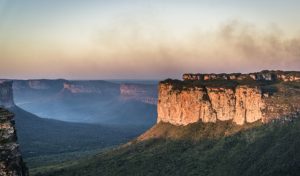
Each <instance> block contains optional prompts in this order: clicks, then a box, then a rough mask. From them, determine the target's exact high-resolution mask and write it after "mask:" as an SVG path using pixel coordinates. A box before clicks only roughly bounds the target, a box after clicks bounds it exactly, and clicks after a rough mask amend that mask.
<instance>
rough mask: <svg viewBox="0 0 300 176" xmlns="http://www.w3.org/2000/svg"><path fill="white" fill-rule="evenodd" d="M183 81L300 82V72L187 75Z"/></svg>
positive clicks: (265, 71)
mask: <svg viewBox="0 0 300 176" xmlns="http://www.w3.org/2000/svg"><path fill="white" fill-rule="evenodd" d="M182 79H183V80H192V81H195V80H200V81H208V80H249V79H250V80H256V81H277V80H278V81H285V82H288V81H300V72H293V71H289V72H288V71H286V72H285V71H269V70H264V71H261V72H256V73H249V74H241V73H229V74H225V73H221V74H214V73H212V74H200V73H197V74H192V73H186V74H184V75H183V76H182Z"/></svg>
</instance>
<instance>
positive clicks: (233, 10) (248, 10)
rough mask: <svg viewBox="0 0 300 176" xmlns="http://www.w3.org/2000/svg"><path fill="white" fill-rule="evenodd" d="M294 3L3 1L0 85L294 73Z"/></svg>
mask: <svg viewBox="0 0 300 176" xmlns="http://www.w3.org/2000/svg"><path fill="white" fill-rule="evenodd" d="M299 7H300V1H299V0H284V1H283V0H282V1H279V0H278V1H274V0H252V1H249V0H248V1H246V0H209V1H204V0H181V1H179V0H0V78H18V79H29V78H66V79H165V78H168V77H171V78H180V77H181V74H182V73H184V72H251V71H260V70H262V69H283V70H300V12H299Z"/></svg>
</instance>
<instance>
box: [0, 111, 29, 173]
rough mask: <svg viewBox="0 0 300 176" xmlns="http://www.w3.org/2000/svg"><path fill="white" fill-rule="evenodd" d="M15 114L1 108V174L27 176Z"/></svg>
mask: <svg viewBox="0 0 300 176" xmlns="http://www.w3.org/2000/svg"><path fill="white" fill-rule="evenodd" d="M13 117H14V115H13V114H12V113H10V112H9V111H7V110H6V109H3V108H0V151H1V152H0V175H1V176H27V175H28V171H27V168H26V166H25V164H24V162H23V159H22V156H21V153H20V150H19V144H18V143H17V135H16V130H15V126H14V120H13Z"/></svg>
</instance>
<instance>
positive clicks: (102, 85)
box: [63, 81, 120, 96]
mask: <svg viewBox="0 0 300 176" xmlns="http://www.w3.org/2000/svg"><path fill="white" fill-rule="evenodd" d="M63 87H64V88H63V91H66V92H70V93H73V94H100V95H105V96H109V95H114V96H116V95H120V91H119V85H117V84H114V83H110V82H106V81H66V82H64V84H63Z"/></svg>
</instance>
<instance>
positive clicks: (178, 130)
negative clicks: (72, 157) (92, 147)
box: [36, 119, 300, 176]
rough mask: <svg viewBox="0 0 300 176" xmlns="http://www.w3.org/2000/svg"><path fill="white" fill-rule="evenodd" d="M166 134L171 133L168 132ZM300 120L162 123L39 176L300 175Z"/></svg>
mask: <svg viewBox="0 0 300 176" xmlns="http://www.w3.org/2000/svg"><path fill="white" fill-rule="evenodd" d="M167 132H168V133H167ZM299 145H300V120H299V119H295V120H293V121H275V122H273V123H269V124H267V125H264V124H260V123H255V124H248V125H245V126H243V127H242V126H236V125H233V124H232V123H230V122H218V123H216V124H203V123H196V124H191V125H188V126H185V127H182V126H181V127H176V126H172V125H170V124H163V123H161V124H158V125H156V126H155V127H153V128H152V129H151V130H150V132H149V133H148V134H146V136H144V139H143V140H137V141H134V142H132V143H131V144H129V145H125V146H122V147H119V148H116V149H113V150H110V151H107V152H102V153H100V154H98V155H95V156H93V157H90V158H88V159H82V160H76V161H73V162H68V163H64V164H62V165H60V166H54V167H52V168H51V171H49V170H47V171H45V172H44V171H42V170H41V171H40V173H39V174H36V176H39V175H43V176H79V175H82V176H83V175H84V176H96V175H104V176H105V175H118V176H119V175H149V176H150V175H172V176H173V175H175V176H176V175H180V176H181V175H200V176H201V175H205V176H206V175H210V176H213V175H231V176H235V175H237V176H239V175H249V176H250V175H264V176H268V175H270V176H271V175H272V176H276V175H278V176H279V175H280V176H281V175H299V173H300V149H299Z"/></svg>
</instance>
